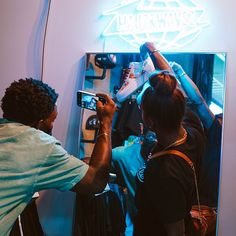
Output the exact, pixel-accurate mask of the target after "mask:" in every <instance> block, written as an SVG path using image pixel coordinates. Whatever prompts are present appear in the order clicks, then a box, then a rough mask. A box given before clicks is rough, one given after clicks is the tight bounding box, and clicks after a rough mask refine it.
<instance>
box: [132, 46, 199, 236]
mask: <svg viewBox="0 0 236 236" xmlns="http://www.w3.org/2000/svg"><path fill="white" fill-rule="evenodd" d="M143 48H146V50H147V51H148V53H149V54H150V56H151V58H152V59H153V61H154V64H155V66H156V68H157V69H159V70H160V71H158V70H157V71H156V72H154V73H153V74H151V76H150V77H149V86H147V87H146V88H144V89H145V90H144V92H143V93H142V92H141V94H142V97H141V99H140V101H141V104H140V105H141V108H142V113H143V119H144V123H145V124H146V125H147V126H148V127H149V129H150V130H152V131H154V132H155V133H156V135H157V137H158V142H157V145H156V147H155V148H154V149H153V150H152V152H151V153H150V156H149V158H148V161H147V163H146V166H145V167H144V168H142V169H140V170H139V172H138V173H137V193H136V198H135V200H136V206H137V209H138V213H137V216H136V219H135V225H134V226H135V227H134V235H137V236H138V235H140V236H141V235H147V236H149V235H150V236H152V235H160V236H170V235H171V236H173V235H175V236H182V235H191V233H192V227H193V225H192V222H191V217H190V210H191V207H192V205H193V203H194V198H195V197H196V194H195V184H194V173H193V170H192V168H191V167H190V166H189V165H188V163H187V162H186V161H185V160H183V159H182V158H180V157H179V156H178V155H176V154H173V153H172V152H170V151H176V150H177V151H179V152H180V153H183V154H185V155H187V156H188V158H189V159H190V160H191V162H193V163H194V166H196V167H198V166H199V160H200V158H201V155H202V147H203V129H202V126H201V122H200V120H199V119H197V117H195V116H194V115H193V114H190V113H189V112H187V111H186V107H185V98H184V96H183V94H182V92H181V91H180V90H179V89H178V88H177V81H176V78H175V76H174V74H173V72H172V70H171V68H170V66H169V64H168V62H167V61H166V60H165V58H164V57H163V56H162V55H161V54H160V52H158V50H156V49H155V46H154V45H153V44H152V43H146V44H145V45H144V47H143Z"/></svg>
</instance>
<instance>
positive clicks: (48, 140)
mask: <svg viewBox="0 0 236 236" xmlns="http://www.w3.org/2000/svg"><path fill="white" fill-rule="evenodd" d="M87 170H88V165H87V164H85V163H84V162H82V161H81V160H79V159H78V158H76V157H74V156H71V155H69V154H68V153H67V152H66V151H65V150H64V149H63V148H62V146H61V145H60V143H59V141H58V140H56V139H55V138H54V137H52V136H50V135H47V134H46V133H44V132H42V131H40V130H37V129H34V128H31V127H29V126H25V125H22V124H19V123H12V122H9V121H7V120H5V119H0V235H8V234H9V232H10V230H11V227H12V225H13V224H14V222H15V220H16V218H17V216H18V215H19V214H20V213H21V212H22V211H23V209H24V208H25V206H26V205H27V203H28V202H29V201H30V199H31V198H32V195H33V194H34V193H35V192H38V191H41V190H45V189H52V188H53V189H58V190H60V191H66V190H70V189H71V188H72V187H73V186H74V185H75V184H76V183H78V182H79V181H80V180H81V179H82V178H83V177H84V176H85V174H86V172H87Z"/></svg>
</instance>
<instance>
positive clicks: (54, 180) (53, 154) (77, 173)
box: [35, 143, 89, 191]
mask: <svg viewBox="0 0 236 236" xmlns="http://www.w3.org/2000/svg"><path fill="white" fill-rule="evenodd" d="M88 168H89V166H88V165H87V164H86V163H84V162H83V161H81V160H80V159H78V158H76V157H74V156H72V155H69V154H68V153H67V152H66V150H65V149H63V148H62V147H61V145H60V144H59V143H54V144H53V145H52V148H51V150H50V154H49V155H48V157H47V158H46V160H45V162H44V164H43V165H42V166H41V167H40V169H39V173H38V175H37V180H36V181H35V191H40V190H43V189H51V188H54V189H58V190H60V191H67V190H70V189H72V188H73V187H74V185H75V184H77V183H78V182H79V181H80V180H81V179H82V178H83V177H84V176H85V174H86V172H87V170H88Z"/></svg>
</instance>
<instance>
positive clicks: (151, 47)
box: [141, 42, 172, 71]
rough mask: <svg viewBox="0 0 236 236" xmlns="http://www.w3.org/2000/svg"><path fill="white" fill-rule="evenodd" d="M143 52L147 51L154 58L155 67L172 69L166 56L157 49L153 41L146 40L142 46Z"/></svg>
mask: <svg viewBox="0 0 236 236" xmlns="http://www.w3.org/2000/svg"><path fill="white" fill-rule="evenodd" d="M141 50H142V52H147V53H148V54H149V56H150V57H151V59H152V62H153V64H154V66H155V69H159V70H169V71H172V68H171V66H170V65H169V63H168V61H167V60H166V59H165V57H164V56H163V55H162V54H161V53H160V52H159V51H158V50H157V48H156V46H155V44H154V43H152V42H146V43H145V44H143V45H142V46H141Z"/></svg>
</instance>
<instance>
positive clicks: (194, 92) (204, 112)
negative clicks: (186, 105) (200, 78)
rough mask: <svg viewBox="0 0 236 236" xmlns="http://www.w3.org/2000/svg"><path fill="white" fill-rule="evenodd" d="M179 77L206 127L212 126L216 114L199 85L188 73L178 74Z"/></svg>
mask: <svg viewBox="0 0 236 236" xmlns="http://www.w3.org/2000/svg"><path fill="white" fill-rule="evenodd" d="M178 79H179V81H180V83H181V86H182V88H183V90H184V91H185V93H186V94H187V96H188V98H189V99H190V100H191V101H192V102H193V103H194V104H196V105H197V112H198V115H199V117H200V119H201V121H202V123H203V125H204V127H205V128H210V126H211V125H212V123H213V121H214V119H215V116H214V114H213V113H212V112H211V110H210V108H209V106H208V105H207V103H206V101H205V99H204V98H203V96H202V94H201V92H200V91H199V89H198V87H197V86H196V84H195V83H194V82H193V81H192V80H191V78H189V76H188V75H187V74H186V73H182V74H181V75H178Z"/></svg>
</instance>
